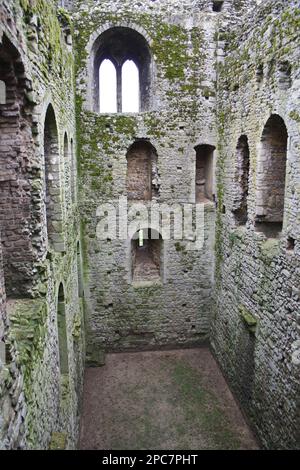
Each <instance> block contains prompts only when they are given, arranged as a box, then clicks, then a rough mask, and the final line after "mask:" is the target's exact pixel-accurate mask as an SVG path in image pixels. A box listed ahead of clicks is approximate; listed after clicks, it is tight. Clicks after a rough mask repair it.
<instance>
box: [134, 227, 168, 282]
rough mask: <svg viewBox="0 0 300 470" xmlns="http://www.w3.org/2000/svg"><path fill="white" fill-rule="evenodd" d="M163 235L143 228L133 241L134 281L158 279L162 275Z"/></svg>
mask: <svg viewBox="0 0 300 470" xmlns="http://www.w3.org/2000/svg"><path fill="white" fill-rule="evenodd" d="M162 243H163V242H162V238H161V235H160V234H159V233H158V232H157V231H156V230H153V229H142V230H139V231H138V232H136V233H135V235H134V236H133V238H132V241H131V256H132V281H133V282H143V281H151V282H153V281H158V280H160V279H161V277H162V271H163V269H162V268H163V252H162Z"/></svg>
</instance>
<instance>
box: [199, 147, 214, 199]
mask: <svg viewBox="0 0 300 470" xmlns="http://www.w3.org/2000/svg"><path fill="white" fill-rule="evenodd" d="M195 151H196V172H195V176H196V177H195V193H196V202H200V203H203V202H204V203H205V202H208V201H213V197H214V194H213V182H214V180H213V177H214V173H213V170H214V151H215V147H214V146H213V145H208V144H201V145H197V146H196V147H195Z"/></svg>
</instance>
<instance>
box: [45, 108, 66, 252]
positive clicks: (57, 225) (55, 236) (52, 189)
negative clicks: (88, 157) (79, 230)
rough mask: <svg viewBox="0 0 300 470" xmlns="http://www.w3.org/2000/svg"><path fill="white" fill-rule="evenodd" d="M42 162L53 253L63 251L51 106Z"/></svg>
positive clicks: (57, 153) (56, 157) (56, 152)
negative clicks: (43, 162) (43, 161)
mask: <svg viewBox="0 0 300 470" xmlns="http://www.w3.org/2000/svg"><path fill="white" fill-rule="evenodd" d="M44 160H45V180H46V217H47V233H48V242H49V246H50V247H51V248H53V249H54V250H55V251H64V243H63V235H62V206H61V186H60V154H59V140H58V130H57V121H56V116H55V112H54V109H53V106H52V105H51V104H49V106H48V108H47V112H46V117H45V125H44Z"/></svg>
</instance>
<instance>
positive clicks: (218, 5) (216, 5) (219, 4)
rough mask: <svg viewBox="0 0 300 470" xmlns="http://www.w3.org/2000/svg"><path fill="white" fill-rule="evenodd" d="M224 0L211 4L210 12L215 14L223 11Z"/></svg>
mask: <svg viewBox="0 0 300 470" xmlns="http://www.w3.org/2000/svg"><path fill="white" fill-rule="evenodd" d="M223 4H224V0H215V1H213V2H212V10H213V11H214V12H215V13H220V12H221V11H222V9H223Z"/></svg>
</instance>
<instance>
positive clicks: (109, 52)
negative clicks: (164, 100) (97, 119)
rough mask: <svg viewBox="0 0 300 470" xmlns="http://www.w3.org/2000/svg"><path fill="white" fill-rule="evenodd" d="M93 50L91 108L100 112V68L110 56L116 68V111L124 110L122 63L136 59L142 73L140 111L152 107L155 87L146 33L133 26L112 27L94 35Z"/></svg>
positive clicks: (140, 73)
mask: <svg viewBox="0 0 300 470" xmlns="http://www.w3.org/2000/svg"><path fill="white" fill-rule="evenodd" d="M93 39H94V42H93V45H92V46H91V48H90V50H91V53H90V64H89V65H90V67H91V68H92V77H91V90H92V95H93V96H92V109H93V111H95V112H99V86H100V83H99V68H100V65H101V63H102V62H103V60H105V59H109V60H110V61H111V62H112V63H113V64H114V65H115V67H116V70H117V110H118V112H121V111H122V66H123V64H124V63H125V62H126V61H127V60H133V61H134V63H135V64H136V66H137V68H138V69H139V76H140V80H139V82H140V111H146V110H149V109H150V104H151V89H152V86H151V85H152V56H151V52H150V48H149V45H148V42H147V40H146V39H145V36H144V35H142V34H141V33H140V32H138V30H137V29H133V28H132V27H130V26H120V25H118V26H111V27H110V28H108V29H105V30H104V29H103V30H102V31H101V32H100V34H99V36H98V37H96V38H94V35H93Z"/></svg>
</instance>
